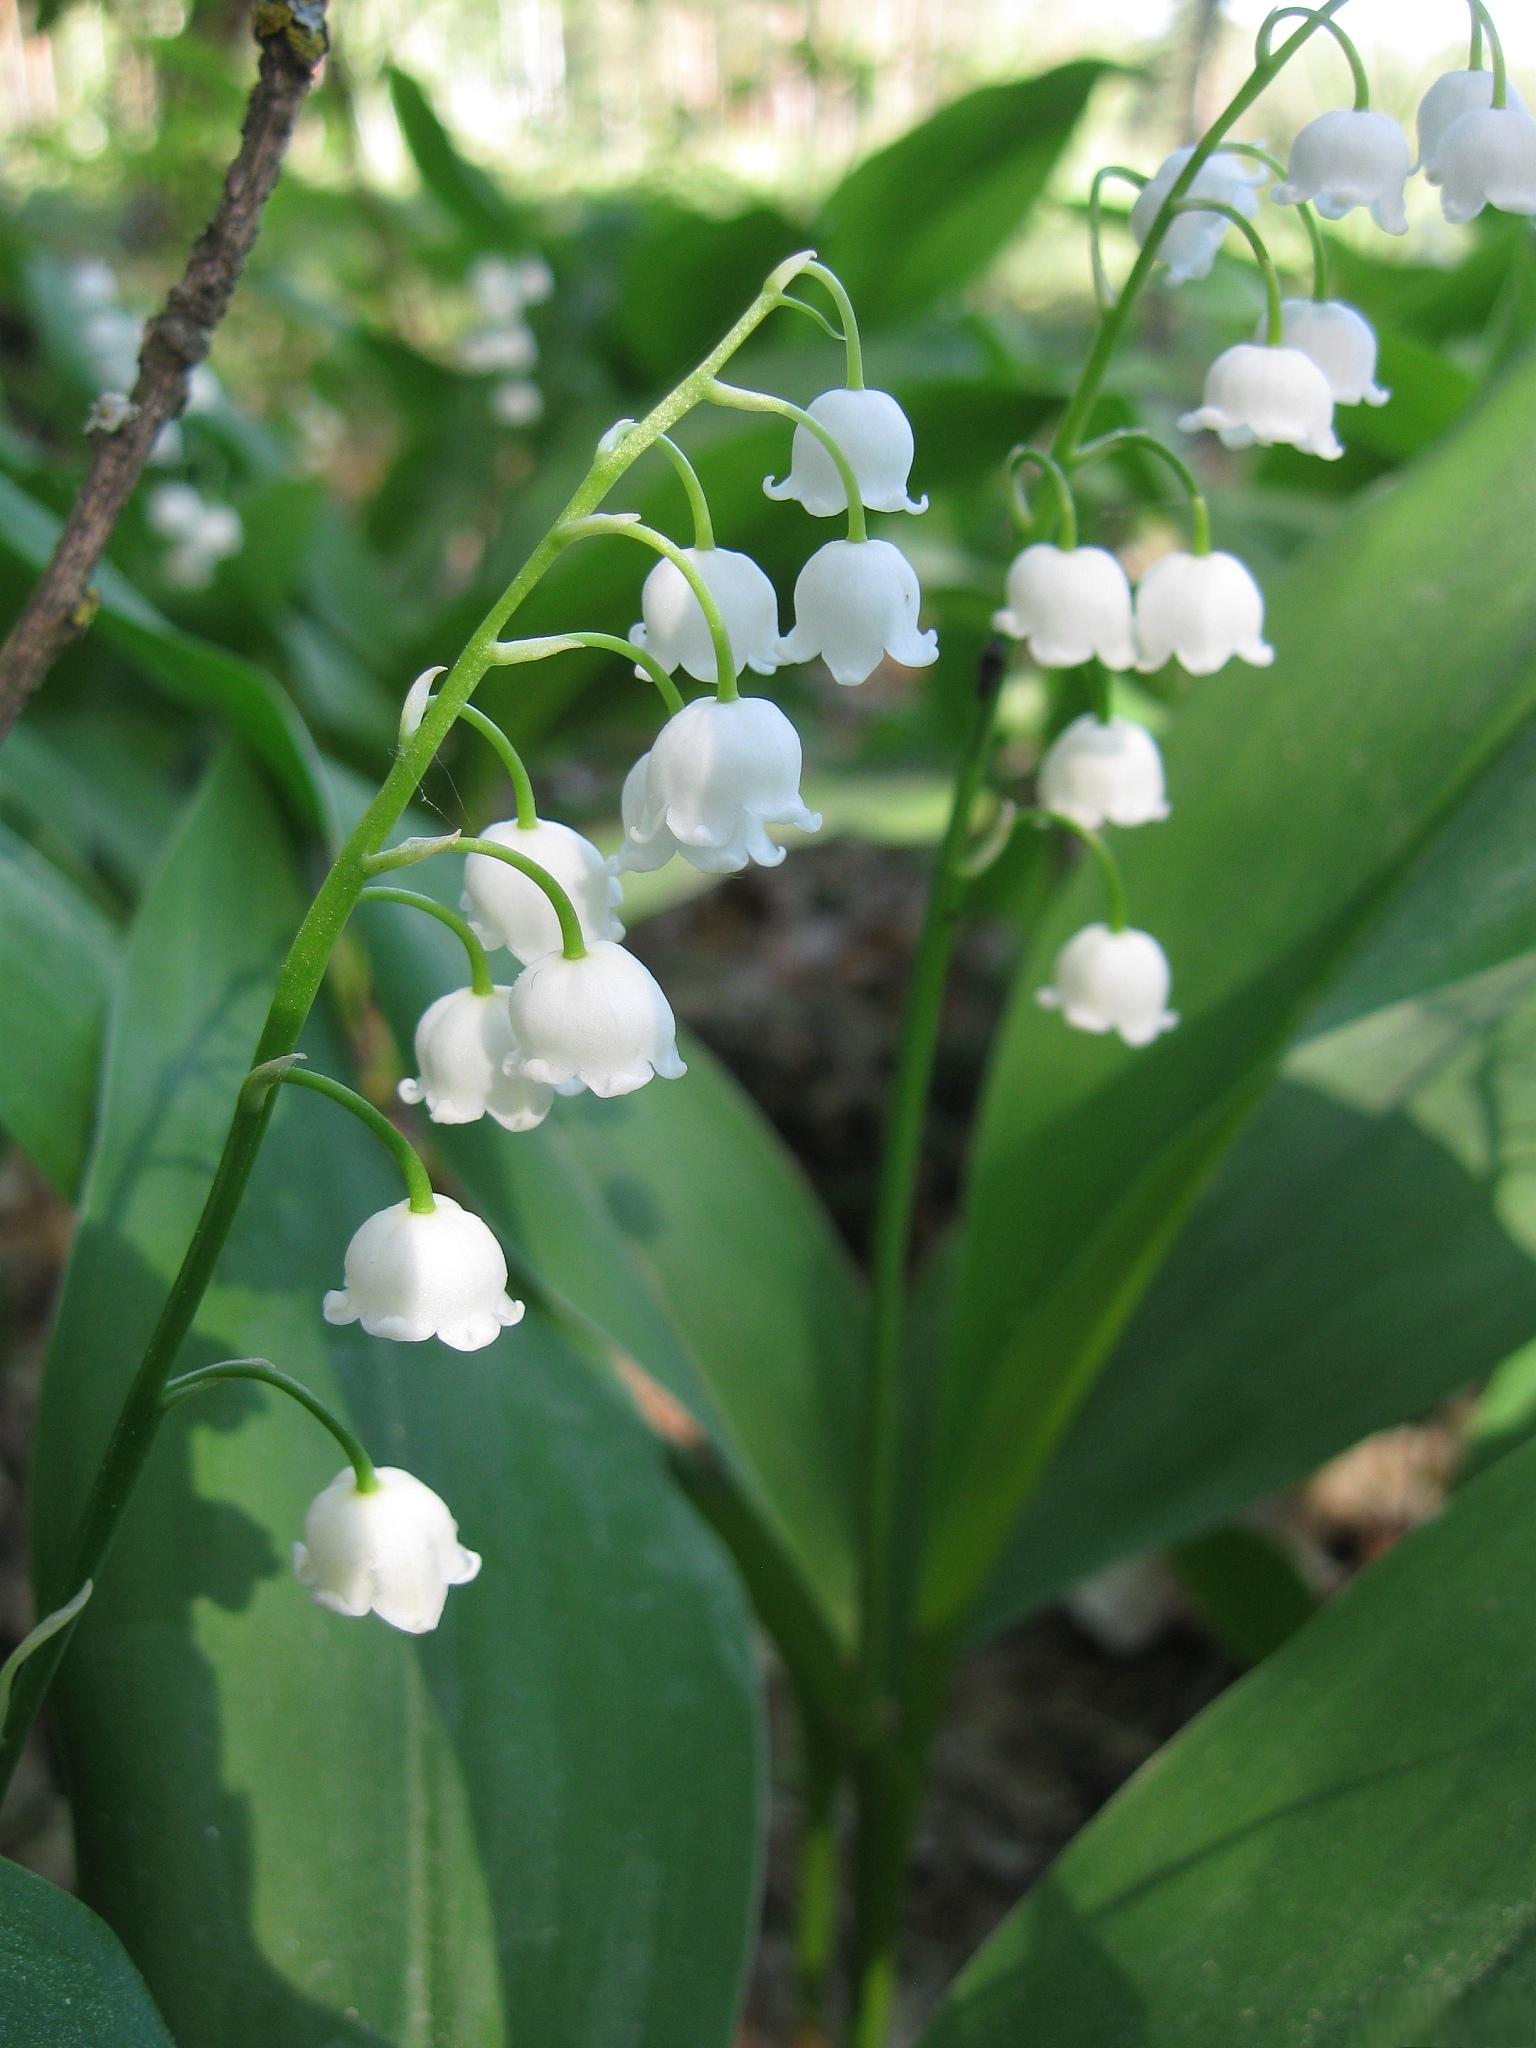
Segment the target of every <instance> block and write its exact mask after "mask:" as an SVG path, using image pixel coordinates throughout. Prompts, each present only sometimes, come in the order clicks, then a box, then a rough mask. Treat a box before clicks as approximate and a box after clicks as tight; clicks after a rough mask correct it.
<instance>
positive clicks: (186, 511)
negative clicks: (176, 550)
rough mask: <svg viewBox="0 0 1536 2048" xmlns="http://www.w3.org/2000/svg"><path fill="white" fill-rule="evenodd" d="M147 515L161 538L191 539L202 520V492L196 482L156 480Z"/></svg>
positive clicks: (145, 513) (145, 511) (146, 510)
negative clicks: (180, 482) (159, 481)
mask: <svg viewBox="0 0 1536 2048" xmlns="http://www.w3.org/2000/svg"><path fill="white" fill-rule="evenodd" d="M144 517H145V519H146V520H147V521H148V523H149V528H150V531H151V532H152V533H157V534H158V535H159V536H160V538H161V539H162V540H189V539H190V538H191V536H192V535H193V534H195V533H196V532H197V529H198V527H199V526H200V525H201V524H202V520H203V494H202V492H201V491H200V490H198V489H197V488H196V486H195V485H193V484H156V485H155V488H154V489H153V490H152V491H151V492H150V494H149V496H148V498H147V499H146V500H145V503H144Z"/></svg>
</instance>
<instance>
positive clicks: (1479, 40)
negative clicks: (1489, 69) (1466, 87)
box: [1467, 0, 1509, 108]
mask: <svg viewBox="0 0 1536 2048" xmlns="http://www.w3.org/2000/svg"><path fill="white" fill-rule="evenodd" d="M1467 4H1468V6H1469V7H1470V9H1471V12H1472V56H1471V68H1472V69H1473V70H1474V71H1481V70H1482V68H1483V35H1484V33H1485V32H1486V33H1487V37H1488V48H1489V50H1490V51H1491V52H1492V55H1493V105H1494V106H1495V107H1499V108H1503V107H1507V106H1508V105H1509V69H1508V66H1507V65H1506V64H1505V61H1504V42H1503V38H1502V37H1501V36H1500V34H1499V31H1498V29H1497V27H1496V26H1495V24H1494V19H1493V16H1492V15H1491V14H1490V13H1489V12H1488V9H1487V8H1486V7H1485V6H1484V5H1483V0H1467Z"/></svg>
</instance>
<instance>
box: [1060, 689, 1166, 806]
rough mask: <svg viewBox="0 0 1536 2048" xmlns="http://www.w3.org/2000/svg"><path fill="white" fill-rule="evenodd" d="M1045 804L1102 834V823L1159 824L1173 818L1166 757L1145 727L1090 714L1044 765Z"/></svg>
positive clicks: (1078, 720) (1066, 735) (1067, 733)
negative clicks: (1166, 774)
mask: <svg viewBox="0 0 1536 2048" xmlns="http://www.w3.org/2000/svg"><path fill="white" fill-rule="evenodd" d="M1039 795H1040V807H1041V809H1042V810H1046V811H1050V812H1051V813H1052V815H1053V816H1055V817H1058V818H1068V819H1070V820H1071V822H1072V823H1073V824H1074V825H1081V826H1083V827H1084V828H1085V829H1086V830H1088V831H1090V832H1096V831H1097V830H1098V829H1099V827H1100V826H1101V825H1125V826H1129V825H1156V824H1160V823H1161V822H1162V820H1163V819H1164V818H1166V817H1167V816H1168V796H1167V791H1166V789H1165V787H1164V784H1163V757H1162V755H1161V754H1160V753H1159V752H1158V750H1157V742H1156V740H1155V739H1153V737H1152V735H1151V733H1149V732H1148V731H1147V729H1146V727H1145V726H1142V725H1133V724H1132V723H1131V721H1130V720H1129V719H1126V718H1111V719H1108V720H1104V719H1099V718H1095V717H1094V715H1093V714H1092V712H1085V713H1084V714H1083V716H1082V717H1081V718H1074V719H1073V721H1072V723H1071V724H1070V725H1069V726H1068V727H1067V728H1066V730H1065V731H1064V732H1062V733H1061V734H1060V735H1059V736H1058V737H1057V738H1056V739H1055V740H1054V741H1053V742H1052V744H1051V745H1050V747H1049V748H1048V749H1047V750H1046V755H1045V758H1044V760H1043V761H1042V762H1041V763H1040V778H1039Z"/></svg>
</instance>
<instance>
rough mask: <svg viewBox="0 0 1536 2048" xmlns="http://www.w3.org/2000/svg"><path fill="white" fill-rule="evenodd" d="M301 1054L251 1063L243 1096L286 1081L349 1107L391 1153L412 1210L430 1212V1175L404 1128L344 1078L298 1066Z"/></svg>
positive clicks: (422, 1213)
mask: <svg viewBox="0 0 1536 2048" xmlns="http://www.w3.org/2000/svg"><path fill="white" fill-rule="evenodd" d="M302 1058H303V1054H302V1053H295V1052H290V1053H284V1054H283V1056H282V1057H281V1058H280V1059H275V1060H265V1061H263V1063H262V1064H261V1065H260V1066H259V1067H252V1069H251V1071H250V1072H249V1073H248V1074H247V1075H246V1077H245V1079H244V1081H243V1082H242V1083H241V1085H240V1094H241V1097H242V1099H244V1100H249V1101H252V1102H258V1101H260V1100H261V1099H262V1098H263V1097H264V1096H267V1095H269V1094H270V1093H271V1091H272V1090H273V1089H274V1088H277V1087H281V1086H283V1085H284V1084H286V1085H287V1086H288V1087H290V1088H308V1089H310V1090H311V1091H312V1092H313V1093H314V1094H316V1095H323V1096H324V1097H325V1098H326V1100H327V1101H328V1102H335V1103H338V1104H339V1105H340V1106H341V1108H343V1109H346V1110H350V1111H351V1113H352V1115H353V1116H355V1117H356V1118H357V1120H358V1122H359V1123H360V1124H366V1125H367V1127H368V1129H369V1130H370V1131H372V1133H373V1135H374V1136H375V1137H376V1138H377V1139H378V1140H379V1142H380V1143H381V1144H382V1145H385V1146H387V1147H388V1149H389V1150H390V1151H391V1152H392V1153H393V1154H394V1158H395V1164H396V1165H397V1166H398V1167H399V1169H400V1171H401V1174H402V1175H403V1176H404V1179H405V1187H406V1193H407V1195H408V1196H409V1197H410V1204H411V1213H412V1214H413V1215H415V1216H430V1215H431V1213H432V1211H433V1210H434V1209H435V1208H436V1207H437V1202H436V1199H435V1198H434V1196H433V1193H432V1176H431V1175H430V1174H429V1173H428V1172H427V1169H426V1167H425V1166H424V1165H423V1164H422V1158H421V1154H420V1153H419V1152H418V1151H417V1150H416V1147H415V1146H414V1145H413V1144H412V1143H411V1141H410V1139H409V1138H408V1137H407V1136H406V1135H405V1133H404V1132H403V1131H398V1130H396V1128H395V1126H394V1125H393V1124H392V1123H391V1122H390V1120H389V1118H388V1117H387V1116H386V1115H385V1114H384V1112H383V1110H381V1109H375V1108H374V1106H373V1104H372V1103H371V1102H369V1101H368V1100H367V1099H366V1098H365V1097H363V1096H361V1095H359V1094H358V1092H357V1090H356V1089H355V1088H349V1087H348V1086H347V1085H346V1083H345V1082H344V1081H333V1080H332V1079H331V1077H330V1075H329V1074H317V1073H315V1072H313V1071H312V1070H311V1069H310V1068H309V1067H305V1066H300V1065H299V1064H298V1062H299V1061H300V1060H301V1059H302Z"/></svg>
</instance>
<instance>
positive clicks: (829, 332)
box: [779, 292, 848, 343]
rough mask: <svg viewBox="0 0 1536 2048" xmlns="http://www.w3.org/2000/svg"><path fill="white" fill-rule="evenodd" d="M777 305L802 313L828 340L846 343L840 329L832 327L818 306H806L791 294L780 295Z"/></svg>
mask: <svg viewBox="0 0 1536 2048" xmlns="http://www.w3.org/2000/svg"><path fill="white" fill-rule="evenodd" d="M779 304H780V305H781V306H787V307H789V308H790V309H791V310H792V311H794V312H796V313H803V314H804V315H805V317H806V319H807V320H814V321H815V322H816V325H817V326H818V327H819V328H820V329H821V331H822V333H823V334H825V335H826V336H827V337H828V338H829V339H830V340H832V341H836V342H839V343H846V342H847V339H848V337H847V336H846V335H845V334H844V333H843V331H842V329H841V328H839V327H834V326H833V325H832V322H831V321H830V320H829V319H828V318H827V316H826V314H825V313H823V312H822V310H821V308H820V306H808V305H807V304H806V302H805V300H804V299H797V298H796V297H795V295H794V293H793V292H783V293H781V294H780V297H779Z"/></svg>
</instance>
